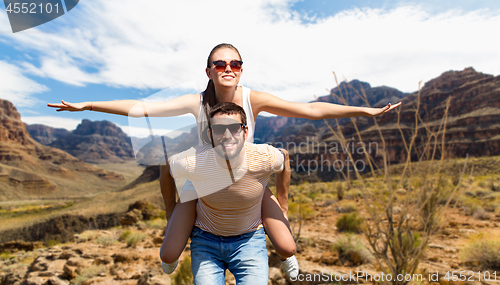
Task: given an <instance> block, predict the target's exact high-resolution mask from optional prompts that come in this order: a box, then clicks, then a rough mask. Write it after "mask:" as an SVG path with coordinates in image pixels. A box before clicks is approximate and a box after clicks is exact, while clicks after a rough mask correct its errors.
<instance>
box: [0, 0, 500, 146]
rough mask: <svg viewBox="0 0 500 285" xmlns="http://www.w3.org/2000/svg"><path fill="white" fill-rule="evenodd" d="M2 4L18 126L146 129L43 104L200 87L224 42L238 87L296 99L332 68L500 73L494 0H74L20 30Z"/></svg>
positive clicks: (346, 73)
mask: <svg viewBox="0 0 500 285" xmlns="http://www.w3.org/2000/svg"><path fill="white" fill-rule="evenodd" d="M0 7H1V9H0V98H2V99H6V100H9V101H11V102H13V103H14V104H15V106H16V107H17V109H18V111H19V112H20V114H21V118H22V120H23V121H24V122H25V123H28V124H37V123H38V124H45V125H48V126H52V127H56V128H65V129H68V130H72V129H75V128H76V126H77V125H78V124H79V123H80V122H81V120H82V119H90V120H108V121H111V122H114V123H116V124H118V125H119V126H120V127H122V129H124V131H126V132H128V133H129V135H131V136H136V137H145V136H148V135H149V134H150V133H149V131H148V127H147V124H146V121H145V120H143V119H129V118H128V117H125V116H118V115H110V114H103V113H98V112H89V111H84V112H71V113H70V112H56V111H55V110H54V109H52V108H49V107H46V104H47V103H49V102H51V103H54V102H60V100H61V99H64V100H65V101H68V102H83V101H110V100H123V99H136V100H146V101H164V100H170V99H172V98H175V97H177V96H180V95H182V94H187V93H199V92H200V91H202V90H204V88H205V86H206V84H207V77H206V74H205V65H206V58H207V56H208V54H209V52H210V50H211V49H212V48H213V47H214V46H215V45H217V44H219V43H222V42H228V43H232V44H233V45H235V46H236V47H237V48H238V49H239V51H240V53H241V55H242V59H243V61H244V64H243V69H244V71H243V75H242V79H241V81H240V84H241V85H245V86H247V87H250V88H252V89H254V90H258V91H265V92H268V93H271V94H273V95H276V96H278V97H281V98H283V99H285V100H290V101H296V102H308V101H312V100H314V96H322V95H326V94H328V91H327V90H328V89H331V88H333V87H335V86H336V83H335V80H334V77H333V72H335V73H336V75H337V77H338V78H339V80H344V79H345V80H348V81H350V80H353V79H358V80H361V81H365V82H368V83H369V84H370V85H371V86H372V87H376V86H383V85H385V86H390V87H394V88H397V89H399V90H401V91H403V92H414V91H416V90H417V89H418V84H419V82H420V81H421V82H422V83H425V82H426V81H428V80H430V79H432V78H435V77H437V76H439V75H440V74H442V73H443V72H445V71H448V70H463V69H464V68H466V67H473V68H474V69H476V71H479V72H483V73H487V74H492V75H499V74H500V64H499V63H500V48H499V47H500V39H499V38H498V36H497V35H496V30H497V29H498V27H500V1H497V0H491V1H472V0H471V1H464V0H455V1H451V0H450V1H448V0H443V1H436V0H434V1H430V0H429V1H428V0H423V1H405V0H399V1H392V0H386V1H383V0H378V1H375V0H368V1H361V0H350V1H337V0H325V1H322V0H310V1H297V0H270V1H269V0H267V1H264V0H254V1H218V0H214V1H205V0H199V1H165V0H163V1H161V0H158V1H156V0H147V1H130V0H120V1H117V0H107V1H94V0H81V1H80V2H79V4H78V5H77V6H76V7H75V8H73V9H72V10H71V11H70V12H68V13H66V14H65V15H63V16H61V17H59V18H57V19H55V20H53V21H50V22H48V23H46V24H43V25H40V26H37V27H35V28H31V29H28V30H25V31H21V32H18V33H12V30H11V27H10V24H9V20H8V17H7V12H6V11H5V9H3V8H4V6H2V5H0ZM194 123H195V121H194V118H192V117H191V116H189V115H185V116H181V117H176V118H166V119H153V120H152V121H151V125H152V128H153V130H154V132H155V134H159V133H162V134H165V133H166V134H172V135H173V134H178V132H174V131H175V130H178V129H180V128H181V127H183V126H187V125H189V124H194Z"/></svg>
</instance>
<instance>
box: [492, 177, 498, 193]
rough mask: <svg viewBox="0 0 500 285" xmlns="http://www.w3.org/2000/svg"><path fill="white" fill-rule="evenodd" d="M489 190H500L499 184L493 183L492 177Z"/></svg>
mask: <svg viewBox="0 0 500 285" xmlns="http://www.w3.org/2000/svg"><path fill="white" fill-rule="evenodd" d="M490 190H491V191H493V192H498V191H500V186H499V185H496V184H495V181H494V180H493V178H491V179H490Z"/></svg>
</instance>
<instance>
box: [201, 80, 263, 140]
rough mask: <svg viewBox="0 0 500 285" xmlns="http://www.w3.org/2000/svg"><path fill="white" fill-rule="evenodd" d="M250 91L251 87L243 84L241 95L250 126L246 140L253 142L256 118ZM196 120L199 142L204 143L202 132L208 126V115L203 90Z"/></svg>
mask: <svg viewBox="0 0 500 285" xmlns="http://www.w3.org/2000/svg"><path fill="white" fill-rule="evenodd" d="M250 91H251V89H250V88H247V87H244V86H241V93H242V95H241V96H242V101H243V106H242V107H243V110H245V113H246V115H247V126H248V136H247V139H246V140H245V141H246V142H250V143H253V135H254V132H255V120H254V117H253V112H252V104H250ZM196 122H197V123H198V144H199V145H203V141H202V139H201V134H202V132H205V131H206V129H207V127H208V123H207V116H206V115H205V110H204V109H203V92H201V96H200V111H199V112H198V118H197V120H196Z"/></svg>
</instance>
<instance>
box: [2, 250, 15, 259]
mask: <svg viewBox="0 0 500 285" xmlns="http://www.w3.org/2000/svg"><path fill="white" fill-rule="evenodd" d="M15 257H16V256H15V255H12V254H10V253H8V252H5V251H4V252H2V253H0V260H2V261H5V260H9V259H13V258H15Z"/></svg>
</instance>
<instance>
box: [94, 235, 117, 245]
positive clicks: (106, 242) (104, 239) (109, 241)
mask: <svg viewBox="0 0 500 285" xmlns="http://www.w3.org/2000/svg"><path fill="white" fill-rule="evenodd" d="M95 242H96V243H97V244H100V245H103V246H110V245H112V244H114V243H116V239H114V238H112V237H106V236H101V237H98V238H97V239H96V240H95Z"/></svg>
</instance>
